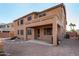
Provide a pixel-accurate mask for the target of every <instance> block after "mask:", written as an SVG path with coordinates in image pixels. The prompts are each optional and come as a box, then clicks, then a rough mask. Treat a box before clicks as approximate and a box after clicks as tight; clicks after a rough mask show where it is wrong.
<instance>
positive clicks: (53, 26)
mask: <svg viewBox="0 0 79 59" xmlns="http://www.w3.org/2000/svg"><path fill="white" fill-rule="evenodd" d="M66 24H67V20H66V10H65V6H64V4H63V3H62V4H59V5H56V6H54V7H51V8H49V9H46V10H43V11H40V12H32V13H30V14H27V15H25V16H22V17H20V18H18V19H16V20H14V22H13V28H14V35H15V36H18V37H19V38H21V39H24V40H41V41H45V42H49V43H53V45H57V41H58V40H60V39H62V38H63V36H64V34H65V32H66Z"/></svg>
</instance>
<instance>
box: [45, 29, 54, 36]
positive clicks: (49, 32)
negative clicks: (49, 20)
mask: <svg viewBox="0 0 79 59" xmlns="http://www.w3.org/2000/svg"><path fill="white" fill-rule="evenodd" d="M44 35H52V28H44Z"/></svg>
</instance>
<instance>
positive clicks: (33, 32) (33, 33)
mask: <svg viewBox="0 0 79 59" xmlns="http://www.w3.org/2000/svg"><path fill="white" fill-rule="evenodd" d="M32 39H33V40H34V39H35V30H34V28H32Z"/></svg>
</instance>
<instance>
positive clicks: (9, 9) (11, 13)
mask: <svg viewBox="0 0 79 59" xmlns="http://www.w3.org/2000/svg"><path fill="white" fill-rule="evenodd" d="M57 4H59V3H26V4H25V3H0V23H10V22H12V21H13V20H15V19H17V18H19V17H21V16H24V15H26V14H28V13H31V12H34V11H37V12H39V11H42V10H45V9H48V8H50V7H53V6H55V5H57ZM64 4H65V7H66V16H67V30H70V27H69V24H70V23H73V24H76V27H75V29H79V23H78V20H79V4H78V3H64Z"/></svg>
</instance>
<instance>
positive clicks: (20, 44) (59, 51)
mask: <svg viewBox="0 0 79 59" xmlns="http://www.w3.org/2000/svg"><path fill="white" fill-rule="evenodd" d="M4 51H5V53H6V54H7V55H10V56H79V40H71V39H64V40H63V41H62V42H61V44H60V45H59V46H57V47H56V46H53V45H52V44H48V43H45V42H41V41H36V40H30V41H19V40H18V41H10V40H5V41H4Z"/></svg>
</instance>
